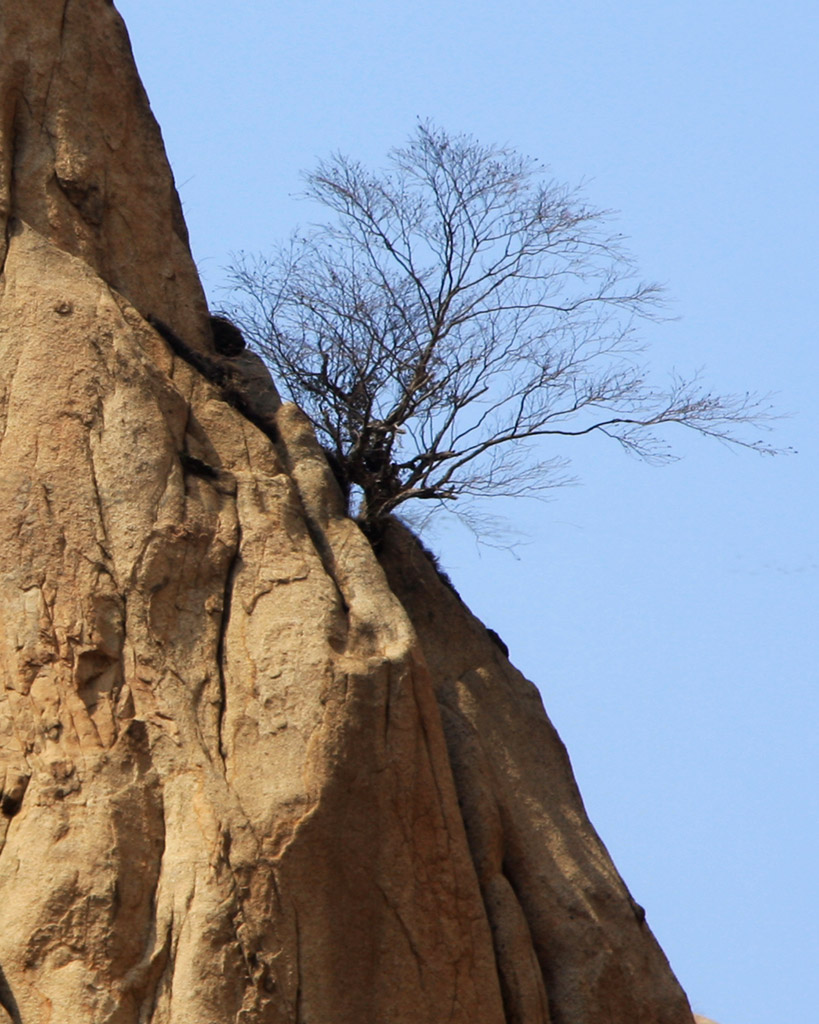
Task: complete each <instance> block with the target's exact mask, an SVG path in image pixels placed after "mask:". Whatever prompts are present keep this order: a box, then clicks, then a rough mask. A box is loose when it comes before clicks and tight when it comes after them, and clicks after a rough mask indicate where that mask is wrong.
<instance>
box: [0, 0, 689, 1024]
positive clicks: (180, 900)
mask: <svg viewBox="0 0 819 1024" xmlns="http://www.w3.org/2000/svg"><path fill="white" fill-rule="evenodd" d="M0 47H1V48H2V50H1V52H2V63H0V99H1V100H2V105H0V113H1V114H2V122H1V123H0V221H1V222H2V223H1V224H0V226H1V227H2V232H0V261H1V263H2V266H1V267H0V269H2V276H0V349H2V359H0V481H1V482H2V486H1V487H0V549H1V550H2V558H3V565H4V573H3V576H2V582H0V588H1V589H0V787H2V796H0V968H1V969H0V1006H1V1007H2V1008H3V1009H2V1011H0V1020H2V1019H3V1016H2V1014H3V1012H5V1013H6V1015H7V1016H8V1018H9V1019H10V1020H12V1021H13V1022H14V1024H19V1022H23V1024H66V1022H67V1024H193V1022H196V1024H225V1022H228V1021H236V1022H242V1024H365V1022H372V1024H386V1022H390V1024H504V1022H508V1024H512V1022H515V1024H524V1022H525V1024H600V1022H602V1021H606V1022H609V1024H691V1021H692V1015H691V1011H690V1009H689V1007H688V1004H687V1001H686V999H685V996H684V995H683V993H682V991H681V990H680V988H679V986H678V985H677V983H676V981H675V979H674V978H673V976H672V974H671V972H670V970H669V968H668V965H667V963H666V961H665V958H664V957H663V955H662V953H661V951H660V950H659V949H658V947H657V945H656V943H655V942H654V940H653V938H652V936H651V933H650V932H649V930H648V927H647V926H646V924H645V922H644V920H643V919H642V914H641V912H640V910H639V908H637V907H636V905H635V904H633V902H632V901H631V899H630V897H629V895H628V892H627V890H626V889H625V886H624V885H623V883H622V882H621V880H620V879H619V877H618V875H617V873H616V871H615V869H614V867H613V865H612V864H611V861H610V859H609V858H608V855H607V854H606V851H605V849H604V848H603V846H602V844H601V843H600V841H599V839H598V838H597V836H596V835H595V833H594V831H593V829H592V828H591V826H590V825H589V823H588V821H587V819H586V816H585V813H584V811H583V807H582V803H581V800H580V797H579V795H578V793H577V790H576V788H575V785H574V782H573V779H572V774H571V769H570V767H569V763H568V759H567V758H566V755H565V752H564V750H563V747H562V745H561V743H560V741H559V739H558V737H557V736H556V734H555V733H554V731H553V729H552V728H551V726H550V724H549V722H548V720H547V718H546V716H545V714H544V712H543V709H542V706H541V703H540V699H539V697H538V695H537V692H536V691H535V689H534V687H532V685H531V684H529V683H527V682H526V681H525V680H524V679H523V678H522V677H521V676H520V675H519V674H518V673H517V672H515V670H514V669H513V668H512V667H511V666H510V665H509V663H508V661H507V660H506V658H505V657H504V656H503V655H502V654H501V652H500V650H499V648H498V647H497V646H496V644H494V643H493V641H492V639H491V638H490V637H489V635H488V634H487V633H486V631H485V630H484V629H483V627H482V626H481V625H480V623H478V622H477V620H475V619H474V618H473V617H472V616H471V615H470V614H469V612H468V610H467V609H466V608H465V607H464V606H463V605H462V604H461V602H460V601H459V600H458V599H457V597H456V596H455V595H454V594H453V593H452V592H451V591H450V590H448V589H447V588H446V587H445V586H444V585H443V584H442V583H441V581H440V580H439V578H438V576H437V574H436V572H435V570H434V568H433V567H432V566H431V565H430V563H429V561H428V560H427V559H426V557H425V556H424V554H423V552H422V551H421V549H420V548H419V547H418V545H417V543H416V542H415V540H414V539H413V538H412V537H411V536H410V535H408V534H407V533H406V532H404V531H402V530H401V529H400V528H398V527H397V526H396V527H395V528H394V529H393V530H392V531H391V532H390V533H389V534H388V536H387V537H386V538H385V541H384V544H383V547H382V548H381V550H380V551H379V552H378V555H376V554H375V553H374V552H373V550H372V548H371V546H370V544H369V543H368V541H367V540H366V539H365V538H364V537H363V535H362V534H361V533H360V531H359V530H358V528H357V527H356V526H355V524H354V523H353V522H352V521H351V520H349V519H347V518H346V517H345V515H344V509H343V507H342V501H341V496H340V494H339V492H338V489H337V487H336V484H335V482H334V480H333V477H332V474H331V473H330V472H329V470H328V467H327V464H326V462H325V460H324V457H323V453H322V451H321V449H320V447H319V446H318V444H317V442H316V440H315V437H314V435H313V434H312V431H311V429H310V426H309V424H308V423H307V422H306V421H305V419H304V417H303V416H302V415H301V414H300V413H299V412H298V410H296V409H295V408H294V407H292V406H283V407H281V406H280V403H279V400H278V396H277V395H276V392H275V389H274V388H273V386H272V384H271V383H269V382H268V381H267V380H266V378H265V375H264V372H263V370H261V369H260V367H259V365H258V362H254V360H253V357H251V356H247V355H242V356H240V357H239V358H237V359H236V360H235V361H234V364H233V365H235V367H236V369H235V373H238V374H239V377H240V378H242V379H245V380H248V381H249V383H248V386H247V396H248V397H247V400H246V403H245V405H247V404H248V403H249V405H250V406H251V407H252V411H253V415H251V416H250V418H248V415H247V408H246V407H245V406H242V408H243V411H240V410H239V409H237V408H235V407H234V406H235V405H236V404H237V403H236V402H235V401H233V402H232V403H231V401H226V400H225V399H226V397H227V395H226V391H225V390H224V389H220V388H219V387H217V386H215V385H214V384H213V383H212V382H210V381H208V380H207V379H206V378H205V376H203V374H202V373H200V372H198V371H197V369H195V368H194V366H192V365H190V362H189V361H186V360H185V359H181V358H179V357H178V355H175V354H174V351H173V350H172V348H171V347H169V345H168V344H167V343H166V340H165V339H164V338H163V336H162V335H161V333H158V332H157V330H155V329H154V328H153V327H152V326H151V325H150V324H149V323H148V322H147V320H146V317H147V316H148V315H149V314H153V315H155V316H158V317H159V318H160V319H161V320H162V321H165V323H167V324H168V325H170V327H171V328H172V329H173V331H174V332H176V334H178V335H179V336H180V337H181V338H183V339H184V341H185V342H186V343H187V344H188V345H189V346H190V347H191V349H192V350H194V351H197V352H202V353H209V356H210V357H211V358H216V357H215V355H214V353H213V351H212V350H211V349H210V348H209V328H208V322H207V311H206V306H205V302H204V298H203V295H202V291H201V288H200V285H199V282H198V279H197V277H196V273H195V268H194V266H193V262H192V260H191V257H190V253H189V251H188V247H187V242H186V234H185V230H184V225H183V223H182V219H181V215H180V212H179V203H178V199H177V196H176V192H175V190H174V186H173V179H172V176H171V173H170V169H169V168H168V165H167V161H166V159H165V156H164V152H163V149H162V144H161V138H160V134H159V130H158V128H157V126H156V124H155V122H154V120H153V118H152V116H151V114H150V110H149V107H148V104H147V101H146V99H145V96H144V93H143V91H142V88H141V86H140V84H139V80H138V78H137V75H136V71H135V69H134V66H133V61H132V58H131V55H130V49H129V46H128V41H127V36H126V34H125V30H124V28H123V26H122V24H121V22H120V19H119V17H118V15H117V13H116V11H115V10H114V8H113V6H112V5H111V4H110V3H109V2H108V0H83V2H82V3H80V2H79V0H38V3H36V4H28V3H27V4H22V3H20V2H19V0H0ZM260 424H261V426H262V428H263V429H259V425H260Z"/></svg>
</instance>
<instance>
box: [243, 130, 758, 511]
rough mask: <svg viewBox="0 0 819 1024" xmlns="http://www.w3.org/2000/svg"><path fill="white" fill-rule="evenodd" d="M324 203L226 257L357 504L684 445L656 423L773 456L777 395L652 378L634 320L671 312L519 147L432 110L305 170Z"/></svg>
mask: <svg viewBox="0 0 819 1024" xmlns="http://www.w3.org/2000/svg"><path fill="white" fill-rule="evenodd" d="M306 183H307V187H306V191H305V196H306V198H308V199H310V200H313V201H315V202H316V203H318V204H320V205H321V206H323V207H324V208H325V209H326V210H327V211H328V212H329V214H330V215H331V216H330V218H329V219H328V220H327V221H326V222H325V223H323V224H321V225H318V226H315V227H313V228H311V229H310V230H309V231H308V232H307V233H306V234H297V235H295V236H294V237H293V238H292V239H291V240H290V242H289V243H288V244H287V245H285V246H282V247H281V248H279V249H278V250H277V251H276V252H275V253H274V254H273V255H272V256H267V257H256V258H249V257H246V256H243V257H240V258H239V259H238V260H237V261H236V263H235V264H234V266H233V267H232V269H231V278H232V284H233V286H234V288H235V291H236V294H237V296H238V304H237V307H236V309H235V310H234V316H236V317H237V318H238V319H239V320H240V322H241V324H242V327H243V328H244V330H245V333H246V334H247V335H248V337H249V338H250V340H251V343H253V344H254V345H255V346H256V347H257V348H258V350H259V351H260V352H261V354H262V355H263V356H264V358H265V359H266V360H267V361H268V363H269V364H270V366H271V368H272V369H273V371H274V373H275V374H276V376H277V380H278V383H279V385H280V387H281V389H282V390H283V391H284V393H285V394H287V395H288V396H289V397H290V398H292V400H293V401H295V402H296V403H297V404H298V405H299V406H301V408H302V409H303V410H304V411H305V412H306V413H307V415H308V416H309V417H310V419H311V420H312V422H313V423H314V425H315V427H316V430H317V432H318V434H319V436H320V438H321V440H322V443H323V444H324V445H325V446H326V449H327V451H328V455H329V456H330V457H331V459H332V461H333V463H334V465H335V467H336V470H337V473H338V475H339V478H340V480H341V482H342V485H343V486H344V487H345V490H347V491H348V493H349V492H350V491H352V493H353V494H355V495H357V496H358V498H359V499H360V508H359V509H358V514H359V515H360V517H361V519H362V521H363V522H364V523H365V524H368V525H370V526H374V525H377V524H378V523H379V522H381V521H383V520H384V519H385V518H386V517H388V516H389V515H390V514H392V513H394V512H395V511H397V510H399V509H400V510H401V511H402V512H403V511H404V508H405V506H406V503H407V502H410V501H413V502H416V501H419V500H423V501H427V502H432V503H433V506H432V507H433V509H439V508H449V509H452V510H455V511H458V512H460V513H461V514H465V515H466V516H467V517H468V515H469V511H468V506H467V507H465V505H466V499H470V498H484V497H489V496H493V495H521V494H535V495H537V494H542V493H543V492H544V491H545V490H547V489H549V488H552V487H554V486H556V485H559V484H561V483H565V482H566V480H567V466H568V463H569V446H568V442H569V440H570V439H576V438H579V437H583V436H589V435H591V434H599V435H603V436H605V437H607V438H609V439H611V440H612V441H614V442H615V443H616V444H618V445H619V446H620V447H621V448H624V449H625V450H626V451H628V452H630V453H632V454H634V455H636V456H638V457H640V458H643V459H648V460H652V461H663V460H666V459H668V458H672V457H673V452H672V450H671V448H670V447H669V444H668V439H667V437H666V436H665V434H664V433H663V428H664V427H665V426H666V425H668V424H675V425H677V426H681V427H685V428H688V429H690V430H693V431H696V432H698V433H699V434H703V435H707V436H710V437H714V438H717V439H718V440H720V441H724V442H727V443H729V444H734V445H739V446H742V447H746V448H751V449H754V450H757V451H761V452H768V453H770V452H772V451H773V449H772V448H771V447H770V446H768V445H766V444H764V443H763V442H761V441H759V440H755V439H750V438H749V437H748V435H747V429H746V428H748V427H749V426H755V427H756V426H759V425H760V423H762V422H763V421H764V420H765V419H766V418H767V417H768V407H767V399H766V398H764V397H760V396H756V395H752V394H739V395H721V394H714V393H712V392H711V391H709V390H707V389H706V388H704V387H703V386H702V385H701V384H700V381H699V379H698V378H697V377H696V376H695V377H689V378H683V377H680V376H676V375H672V376H671V378H670V381H669V383H668V385H667V386H665V387H661V386H658V385H657V384H655V383H653V382H652V381H651V380H650V378H649V374H648V371H647V368H646V366H645V363H644V358H643V349H644V346H643V345H642V344H641V341H640V338H639V335H638V333H637V330H636V328H637V327H638V326H639V321H640V320H641V319H644V318H656V317H658V316H659V313H658V309H659V305H660V299H661V295H660V289H659V288H658V287H657V286H656V285H654V284H651V283H645V282H641V281H640V280H639V279H637V277H636V275H635V265H634V261H633V260H632V257H631V255H630V254H629V252H628V250H627V249H626V247H625V245H624V242H623V237H622V236H621V235H619V234H616V233H614V232H612V231H611V230H610V227H609V224H610V217H609V215H608V214H607V213H606V212H605V211H600V210H597V209H594V208H592V207H590V206H589V205H587V203H586V202H585V200H584V198H583V195H582V192H581V191H580V190H579V189H573V188H570V187H568V186H566V185H563V184H560V183H557V182H555V181H553V180H552V179H550V178H549V177H548V175H547V174H546V173H545V170H544V168H543V167H542V166H541V165H540V164H538V163H536V162H535V161H533V160H531V159H529V158H527V157H524V156H521V155H520V154H518V153H516V152H515V151H513V150H511V149H509V148H507V147H503V146H496V145H484V144H482V143H480V142H478V141H477V140H475V139H474V138H473V137H471V136H469V135H450V134H448V133H446V132H445V131H443V130H441V129H440V128H437V127H435V126H432V125H430V124H419V125H418V126H417V128H416V130H415V132H414V134H413V135H412V136H411V138H410V139H409V141H408V143H407V144H406V145H405V146H403V147H399V148H396V149H394V150H392V151H391V153H390V154H389V159H388V164H387V166H386V168H385V169H384V170H383V171H381V172H379V173H375V172H372V171H370V170H369V169H367V168H366V167H364V166H363V165H362V164H360V163H358V162H356V161H354V160H351V159H349V158H347V157H344V156H341V155H336V156H334V157H332V158H330V159H328V160H326V161H323V162H321V163H319V165H318V166H317V168H316V169H315V171H313V172H312V173H310V174H308V175H307V176H306Z"/></svg>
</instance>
